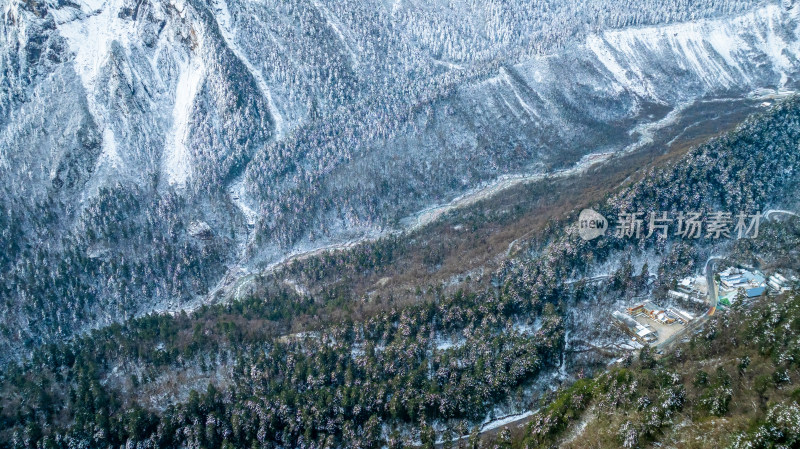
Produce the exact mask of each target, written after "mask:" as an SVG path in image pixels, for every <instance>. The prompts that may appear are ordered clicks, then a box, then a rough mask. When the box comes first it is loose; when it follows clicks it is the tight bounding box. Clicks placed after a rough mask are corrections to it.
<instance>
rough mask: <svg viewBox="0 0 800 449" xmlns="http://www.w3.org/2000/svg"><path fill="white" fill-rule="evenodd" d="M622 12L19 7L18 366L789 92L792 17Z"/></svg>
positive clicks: (282, 5)
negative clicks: (461, 201) (336, 246)
mask: <svg viewBox="0 0 800 449" xmlns="http://www.w3.org/2000/svg"><path fill="white" fill-rule="evenodd" d="M604 3H605V2H602V1H587V2H582V3H581V4H571V3H568V4H559V3H557V2H539V3H535V4H531V3H530V2H504V1H503V2H500V1H496V2H494V1H492V2H472V1H456V2H433V3H431V2H416V1H395V2H365V1H344V2H341V1H336V2H333V1H323V0H318V1H317V0H315V1H307V0H302V1H301V0H298V1H290V2H286V1H274V2H273V1H270V0H266V1H263V2H239V1H237V0H230V1H227V2H226V1H225V0H215V1H211V2H205V1H202V0H189V1H179V2H168V1H150V0H145V1H133V0H107V1H104V2H103V1H94V0H92V1H89V2H79V3H73V2H71V1H69V0H67V1H46V2H36V1H32V0H31V1H18V0H4V1H3V2H2V9H0V11H2V20H1V21H0V39H1V41H0V173H1V174H2V176H1V177H0V179H2V181H0V185H1V186H2V189H0V244H2V247H3V248H4V251H3V254H2V255H0V311H2V314H1V315H2V317H3V318H2V328H0V334H2V344H3V348H4V349H8V351H6V350H3V351H2V353H4V354H12V353H14V351H12V350H17V349H19V348H22V347H25V346H26V345H36V344H38V343H40V342H42V341H48V340H52V339H58V338H64V337H68V336H70V335H72V334H73V333H74V332H76V331H80V330H82V329H85V328H87V327H92V326H97V325H101V324H106V323H109V322H113V321H118V320H120V319H124V318H125V317H129V316H131V315H135V314H141V313H146V312H149V311H152V310H162V309H164V308H167V307H175V308H177V307H181V306H184V305H186V304H189V303H191V302H192V301H198V300H202V298H205V297H207V295H208V294H209V292H212V291H215V290H216V288H217V287H218V286H219V285H218V283H219V281H220V279H222V278H223V276H224V275H225V273H226V272H228V273H230V272H232V271H235V270H236V269H238V268H242V267H244V268H246V269H250V270H255V269H257V267H258V266H259V264H266V263H272V262H275V261H278V260H280V259H281V258H283V257H284V256H285V255H286V254H288V253H290V252H292V251H296V250H298V249H313V248H315V247H318V246H320V245H323V244H329V243H331V242H337V241H343V240H347V239H352V238H359V237H361V236H364V235H374V234H376V233H380V232H384V231H385V230H387V229H390V228H396V227H401V226H402V224H403V223H404V221H403V220H402V219H403V218H404V217H408V216H410V215H413V214H414V213H415V212H417V211H419V210H421V209H423V208H425V207H426V206H429V205H431V204H435V203H441V202H447V201H448V200H449V199H451V198H453V197H455V196H457V195H459V194H461V193H463V192H465V191H469V190H471V189H474V188H476V187H478V186H480V185H481V184H482V183H486V182H490V181H492V180H493V179H496V178H498V177H499V176H502V175H504V174H510V173H529V172H542V173H545V172H548V171H551V170H554V169H558V168H563V167H568V166H571V165H572V164H575V163H577V162H578V161H580V160H581V158H583V157H584V156H586V155H587V154H590V153H597V152H606V153H607V152H617V151H625V150H632V149H635V148H636V147H637V145H641V144H646V143H647V142H648V141H652V139H653V133H654V132H657V131H658V130H660V129H664V128H667V127H668V125H669V124H670V123H672V122H673V121H674V120H675V119H676V117H677V116H678V115H680V113H681V111H683V110H685V108H687V107H689V106H690V105H693V106H695V107H699V106H698V105H700V106H702V104H704V103H703V102H709V104H711V103H710V102H712V101H714V100H719V99H723V98H756V97H765V98H766V96H767V95H768V94H770V93H772V94H776V95H778V94H780V93H781V92H780V90H781V89H784V90H790V89H793V88H794V86H795V84H796V76H797V73H798V69H800V61H798V57H797V56H798V52H799V51H800V48H798V36H799V35H798V28H797V26H798V23H797V15H798V8H797V7H795V6H793V5H792V4H791V2H783V3H781V4H772V3H767V4H762V3H760V2H748V1H728V2H723V3H721V4H720V3H719V2H714V3H713V4H712V2H707V3H706V2H699V3H697V4H693V5H691V6H686V5H683V2H678V1H675V2H666V3H665V2H663V1H660V2H651V1H644V0H638V1H630V2H624V3H620V4H615V5H613V6H609V5H607V4H604ZM759 101H761V100H759ZM648 139H649V140H648ZM197 229H201V230H202V232H196V230H197Z"/></svg>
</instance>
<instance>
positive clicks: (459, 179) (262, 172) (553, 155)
mask: <svg viewBox="0 0 800 449" xmlns="http://www.w3.org/2000/svg"><path fill="white" fill-rule="evenodd" d="M797 15H798V8H796V7H795V8H790V9H787V8H785V7H782V6H779V5H767V6H764V7H761V8H757V9H755V10H753V11H751V12H747V13H745V14H741V15H737V16H735V17H726V18H716V19H704V20H698V21H694V22H690V23H681V24H673V25H666V26H652V27H633V28H626V29H623V30H608V31H604V32H599V33H593V34H590V35H588V36H586V37H585V38H584V39H582V40H580V41H578V42H575V43H573V44H570V45H568V46H565V47H564V48H562V49H560V50H559V51H557V52H555V53H553V54H550V55H546V56H536V57H532V58H527V59H526V60H524V61H522V62H518V63H516V64H496V65H492V66H491V68H489V69H487V70H486V72H485V73H486V74H485V76H481V77H479V79H477V80H473V81H468V82H464V83H461V84H459V85H458V86H456V87H454V88H452V89H450V90H443V91H442V92H440V93H439V94H438V95H436V96H433V97H432V98H430V99H429V100H427V101H424V102H419V103H412V104H409V105H406V107H404V108H398V110H396V111H393V112H394V113H393V114H388V115H383V114H380V111H378V112H377V113H374V111H367V112H366V113H364V114H354V115H350V116H346V117H343V118H340V119H339V120H338V121H332V123H333V124H327V123H326V126H327V127H326V128H322V129H320V128H319V127H315V128H310V129H303V130H301V132H298V133H297V134H296V135H294V136H293V137H292V138H291V139H287V140H286V141H283V142H278V143H273V144H269V145H267V146H266V147H265V148H264V150H263V151H262V152H259V153H258V154H257V155H256V156H255V158H254V160H253V162H252V163H251V164H250V165H249V166H248V170H247V180H248V182H249V192H250V195H251V196H252V197H253V198H255V199H258V200H259V201H260V202H261V209H262V211H263V212H264V220H262V221H261V223H260V227H259V229H258V232H259V234H260V240H261V242H272V243H274V244H275V245H278V246H279V245H288V246H291V245H292V244H294V243H295V242H296V241H298V240H300V241H301V242H303V243H304V244H306V245H308V244H309V243H308V241H303V239H304V238H305V237H307V235H309V234H310V233H313V234H314V235H315V236H316V237H317V238H318V239H319V238H322V239H324V238H325V237H326V236H327V237H329V238H330V237H332V238H333V239H335V238H336V237H339V238H340V239H344V237H343V236H346V235H347V233H346V231H347V230H353V229H356V230H359V229H361V230H363V229H367V230H372V231H375V230H379V229H381V228H382V227H383V226H386V225H387V224H391V223H392V219H394V220H401V219H402V218H403V217H406V216H409V215H412V214H414V213H415V212H416V211H418V210H420V209H422V208H423V207H425V206H428V205H430V204H431V203H440V202H446V201H448V199H450V198H454V197H456V196H457V195H458V194H459V193H461V192H463V191H466V190H469V189H472V188H474V187H475V186H478V185H481V184H482V183H485V182H489V181H491V180H493V179H496V178H497V177H498V176H500V175H503V174H506V173H520V172H530V171H536V170H545V171H547V170H551V169H553V168H559V167H563V166H569V165H570V164H574V163H577V162H578V161H579V160H580V159H581V158H582V157H584V156H585V155H587V154H589V153H598V152H603V153H606V152H618V151H630V150H633V149H636V148H639V147H641V146H642V145H645V144H649V143H652V142H653V141H654V140H653V139H654V133H658V132H659V130H666V131H665V132H666V133H669V132H673V131H670V130H669V129H668V128H670V127H672V126H674V125H675V124H676V123H678V122H679V121H680V119H681V115H682V112H683V111H685V110H687V109H688V108H694V109H697V108H700V109H702V108H704V106H703V104H704V102H708V106H707V107H705V108H706V109H711V108H715V107H718V106H717V105H716V103H714V101H715V100H724V99H737V98H739V99H742V98H756V97H758V96H765V95H766V96H769V95H768V94H769V93H770V92H772V93H773V94H775V95H781V94H785V93H786V92H788V91H790V90H792V89H794V88H795V87H796V84H797V75H798V69H800V65H799V64H798V58H797V56H798V52H799V51H800V47H799V46H798V45H800V44H799V43H798V37H799V36H800V34H798V28H797V26H798V23H797ZM759 89H764V90H762V91H760V90H759ZM717 113H718V112H717ZM709 114H711V116H713V115H714V113H713V112H709ZM398 117H402V119H398ZM712 126H713V125H712ZM667 140H669V139H667ZM309 185H313V186H314V188H313V190H309V189H308V188H307V186H309ZM309 231H310V232H309ZM266 246H269V244H268V245H266ZM257 249H259V248H257ZM260 249H262V250H264V249H265V247H264V246H263V245H262V246H261V247H260ZM266 254H267V256H266V257H267V258H269V257H274V255H275V254H280V250H279V249H275V250H274V251H271V252H267V253H266Z"/></svg>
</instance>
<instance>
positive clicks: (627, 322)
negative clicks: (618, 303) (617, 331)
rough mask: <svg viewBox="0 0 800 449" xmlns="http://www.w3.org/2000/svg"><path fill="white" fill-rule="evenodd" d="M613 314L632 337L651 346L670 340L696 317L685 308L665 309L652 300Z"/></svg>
mask: <svg viewBox="0 0 800 449" xmlns="http://www.w3.org/2000/svg"><path fill="white" fill-rule="evenodd" d="M612 316H613V317H614V318H615V319H616V321H617V323H619V325H620V327H621V328H622V329H623V330H624V331H626V332H627V333H628V334H630V335H631V338H633V339H634V340H636V341H638V342H639V343H641V344H646V345H651V346H658V345H660V344H661V343H663V342H665V341H667V340H669V339H670V338H672V337H673V336H675V335H676V334H678V333H680V332H681V331H683V330H684V329H685V327H686V326H687V325H688V324H689V323H691V322H692V321H693V320H694V319H695V316H694V315H692V314H691V313H689V312H687V311H685V310H681V309H678V308H675V307H668V308H666V309H664V308H661V307H658V306H656V305H655V304H653V303H651V302H650V301H645V302H643V303H640V304H636V305H634V306H633V307H628V308H627V309H626V310H625V312H620V311H614V312H613V313H612Z"/></svg>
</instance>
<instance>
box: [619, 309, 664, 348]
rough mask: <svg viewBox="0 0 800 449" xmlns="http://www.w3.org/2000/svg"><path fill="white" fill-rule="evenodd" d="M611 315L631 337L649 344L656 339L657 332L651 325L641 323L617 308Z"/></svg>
mask: <svg viewBox="0 0 800 449" xmlns="http://www.w3.org/2000/svg"><path fill="white" fill-rule="evenodd" d="M611 315H612V316H613V317H614V318H615V319H616V320H617V322H618V323H619V324H620V326H621V327H622V328H623V330H625V331H627V332H628V333H629V334H631V336H632V337H633V338H635V339H636V340H639V342H641V343H647V344H650V343H653V342H655V341H656V340H658V333H657V332H656V331H655V330H654V329H653V328H652V326H647V325H644V324H641V323H639V322H638V321H636V320H634V319H633V318H632V317H631V316H629V315H626V314H624V313H622V312H620V311H619V310H615V311H614V312H613V313H612V314H611Z"/></svg>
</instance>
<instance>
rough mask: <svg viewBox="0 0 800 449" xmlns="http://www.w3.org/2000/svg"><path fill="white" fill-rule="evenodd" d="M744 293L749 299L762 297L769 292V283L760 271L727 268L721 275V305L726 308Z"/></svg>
mask: <svg viewBox="0 0 800 449" xmlns="http://www.w3.org/2000/svg"><path fill="white" fill-rule="evenodd" d="M740 290H741V291H744V293H745V295H747V297H748V298H755V297H757V296H761V295H763V294H764V292H765V291H767V281H766V279H764V275H763V274H761V273H760V272H759V271H748V270H745V269H743V268H733V267H731V268H727V269H725V270H723V271H721V272H720V273H719V303H720V304H722V305H725V306H729V305H731V303H732V302H733V301H734V300H735V299H736V298H737V296H738V295H739V291H740Z"/></svg>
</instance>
